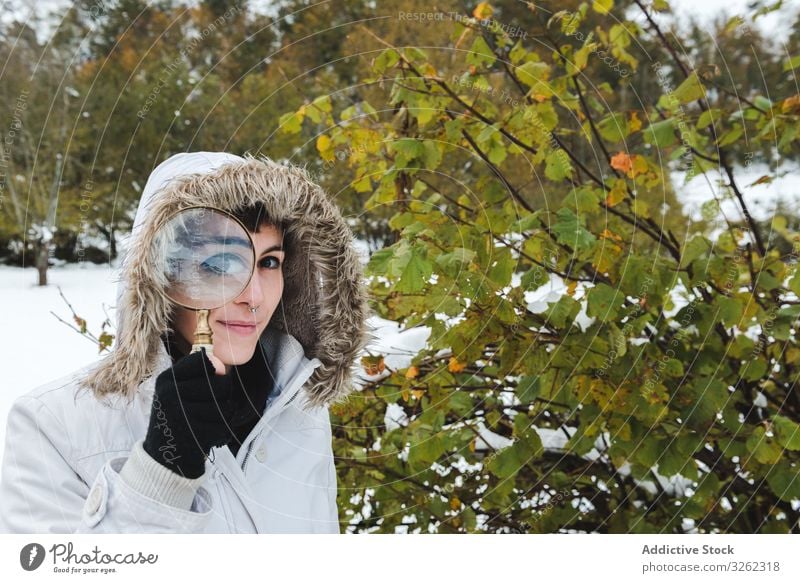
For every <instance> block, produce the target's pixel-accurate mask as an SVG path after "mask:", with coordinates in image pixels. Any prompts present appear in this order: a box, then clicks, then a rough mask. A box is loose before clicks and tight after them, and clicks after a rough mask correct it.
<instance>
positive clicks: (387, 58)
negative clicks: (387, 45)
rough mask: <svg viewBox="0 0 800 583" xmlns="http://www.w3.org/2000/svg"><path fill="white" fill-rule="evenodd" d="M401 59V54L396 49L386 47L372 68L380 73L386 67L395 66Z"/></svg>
mask: <svg viewBox="0 0 800 583" xmlns="http://www.w3.org/2000/svg"><path fill="white" fill-rule="evenodd" d="M399 60H400V54H399V53H398V52H397V51H396V50H394V49H386V50H385V51H383V52H382V53H381V54H380V55H378V57H377V58H376V59H375V63H374V64H373V65H372V70H373V71H374V72H375V73H378V74H379V75H380V74H382V73H383V72H384V71H386V69H390V68H392V67H394V66H395V65H396V64H397V62H398V61H399Z"/></svg>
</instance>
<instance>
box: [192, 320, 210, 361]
mask: <svg viewBox="0 0 800 583" xmlns="http://www.w3.org/2000/svg"><path fill="white" fill-rule="evenodd" d="M212 336H213V332H212V331H211V326H209V325H208V310H197V328H196V329H195V331H194V343H193V344H192V353H194V352H200V349H201V348H205V349H206V356H209V357H210V356H211V355H212V354H214V343H213V340H212Z"/></svg>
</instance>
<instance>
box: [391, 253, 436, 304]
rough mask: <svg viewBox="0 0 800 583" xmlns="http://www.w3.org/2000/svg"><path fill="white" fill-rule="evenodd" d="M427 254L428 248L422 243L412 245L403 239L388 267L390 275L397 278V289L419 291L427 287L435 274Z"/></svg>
mask: <svg viewBox="0 0 800 583" xmlns="http://www.w3.org/2000/svg"><path fill="white" fill-rule="evenodd" d="M427 255H428V252H427V248H426V247H425V246H424V245H422V244H416V243H415V244H413V245H410V244H408V243H407V242H406V241H403V242H401V244H400V245H398V247H397V248H396V249H395V252H394V256H393V257H392V260H391V262H390V263H389V269H388V275H389V276H390V277H394V278H396V282H395V289H396V290H397V291H399V292H405V293H417V292H420V291H422V290H423V289H425V286H426V285H428V280H429V279H430V277H431V275H432V274H433V265H432V264H431V263H430V261H428V258H427Z"/></svg>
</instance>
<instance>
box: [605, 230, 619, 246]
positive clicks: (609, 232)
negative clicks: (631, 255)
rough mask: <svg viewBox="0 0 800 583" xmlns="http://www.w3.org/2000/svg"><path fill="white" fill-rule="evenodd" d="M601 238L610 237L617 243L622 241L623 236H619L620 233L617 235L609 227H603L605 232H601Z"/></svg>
mask: <svg viewBox="0 0 800 583" xmlns="http://www.w3.org/2000/svg"><path fill="white" fill-rule="evenodd" d="M600 238H601V239H610V240H612V241H616V242H617V243H619V242H620V241H622V237H620V236H619V235H617V234H616V233H612V232H611V231H609V230H608V229H603V232H602V233H600Z"/></svg>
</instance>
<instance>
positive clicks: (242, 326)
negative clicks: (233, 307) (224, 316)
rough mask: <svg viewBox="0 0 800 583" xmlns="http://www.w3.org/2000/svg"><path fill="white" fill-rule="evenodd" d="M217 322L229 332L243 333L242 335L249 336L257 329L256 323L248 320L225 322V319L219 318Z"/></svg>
mask: <svg viewBox="0 0 800 583" xmlns="http://www.w3.org/2000/svg"><path fill="white" fill-rule="evenodd" d="M217 322H218V323H219V324H220V325H221V326H223V327H224V328H225V329H227V330H228V331H229V332H233V333H234V334H241V335H242V336H248V335H250V334H252V333H253V332H255V331H256V325H255V324H250V323H246V322H225V321H224V320H217Z"/></svg>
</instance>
